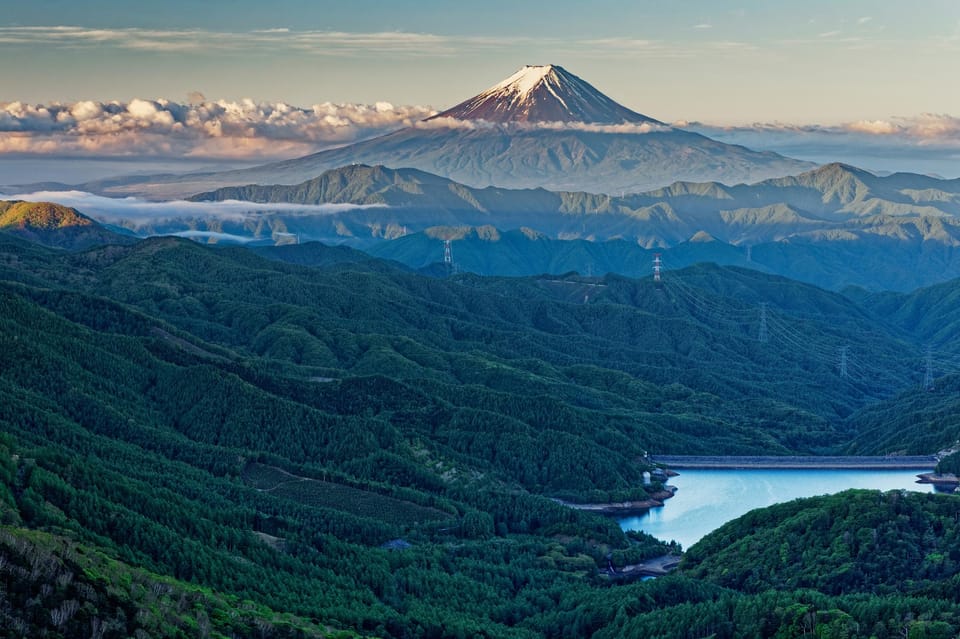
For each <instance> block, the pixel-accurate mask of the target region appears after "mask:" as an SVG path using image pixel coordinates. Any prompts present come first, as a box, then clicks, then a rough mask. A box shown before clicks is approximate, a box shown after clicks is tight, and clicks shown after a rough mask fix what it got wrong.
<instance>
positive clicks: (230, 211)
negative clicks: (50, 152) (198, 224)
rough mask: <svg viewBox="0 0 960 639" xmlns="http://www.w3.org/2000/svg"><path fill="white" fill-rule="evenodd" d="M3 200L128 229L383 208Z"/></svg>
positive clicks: (39, 196) (39, 195) (47, 196)
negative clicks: (64, 210) (71, 211)
mask: <svg viewBox="0 0 960 639" xmlns="http://www.w3.org/2000/svg"><path fill="white" fill-rule="evenodd" d="M2 199H5V200H24V201H27V202H55V203H57V204H62V205H63V206H70V207H73V208H75V209H77V210H78V211H80V212H81V213H83V214H84V215H88V216H90V217H92V218H93V219H95V220H97V221H98V222H104V223H107V224H123V225H124V226H126V227H127V228H134V229H135V228H137V226H138V225H150V224H155V223H158V222H163V221H171V220H191V219H204V220H210V219H216V220H225V221H233V222H244V221H247V220H249V219H252V218H255V217H257V216H258V215H260V214H262V213H265V212H283V213H285V214H286V215H302V216H322V215H336V214H338V213H343V212H346V211H353V210H362V209H376V208H384V205H382V204H369V205H359V204H257V203H254V202H241V201H239V200H226V201H224V202H188V201H185V200H172V201H166V202H154V201H150V200H142V199H140V198H134V197H127V198H110V197H103V196H100V195H94V194H92V193H87V192H86V191H34V192H31V193H14V194H10V195H3V196H2Z"/></svg>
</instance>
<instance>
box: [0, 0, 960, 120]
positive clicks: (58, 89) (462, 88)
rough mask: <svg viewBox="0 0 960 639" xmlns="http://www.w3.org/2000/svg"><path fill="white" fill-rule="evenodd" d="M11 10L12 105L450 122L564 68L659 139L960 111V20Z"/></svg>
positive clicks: (216, 8) (676, 7)
mask: <svg viewBox="0 0 960 639" xmlns="http://www.w3.org/2000/svg"><path fill="white" fill-rule="evenodd" d="M544 5H547V3H539V2H538V3H525V2H520V1H518V0H513V1H509V2H508V1H501V0H485V1H484V2H481V3H470V4H469V5H468V3H456V2H449V1H445V2H437V1H432V0H420V1H417V2H399V1H392V2H389V1H384V0H379V1H378V0H367V1H365V2H362V3H355V2H345V1H343V0H340V1H338V2H325V1H316V0H309V1H308V0H272V1H270V2H253V1H251V0H234V1H230V2H225V1H223V2H196V1H195V0H191V1H187V0H166V1H165V2H162V3H152V4H151V3H131V2H129V1H123V2H120V1H116V0H87V1H83V2H81V1H78V0H33V2H20V1H17V0H0V9H2V10H0V87H2V90H0V102H2V101H8V102H9V101H14V100H23V101H27V102H37V103H39V102H43V103H47V102H52V101H76V100H130V99H131V98H134V97H141V98H159V97H163V98H169V99H173V100H185V96H186V95H187V94H188V93H189V92H201V93H203V94H204V95H206V96H207V98H211V99H221V98H222V99H227V100H237V99H240V98H244V97H249V98H253V99H254V100H264V101H284V102H287V103H290V104H294V105H302V106H306V105H311V104H315V103H319V102H326V101H333V102H365V103H372V102H376V101H389V102H392V103H394V104H420V105H430V106H433V107H436V108H445V107H448V106H451V105H452V104H454V103H456V102H458V101H460V100H462V99H464V98H466V97H469V96H470V95H473V94H475V93H477V92H479V91H480V90H482V89H484V88H486V87H487V86H489V85H491V84H494V83H496V82H498V81H499V80H501V79H502V78H504V77H506V76H508V75H510V74H511V73H513V71H515V70H516V69H517V68H518V67H520V66H522V65H523V64H542V63H556V64H560V65H562V66H564V67H566V68H567V69H568V70H570V71H572V72H573V73H575V74H577V75H579V76H581V77H583V78H584V79H586V80H587V81H589V82H591V83H592V84H594V85H595V86H597V87H598V88H599V89H601V90H602V91H604V92H606V93H608V94H609V95H610V96H611V97H613V98H614V99H616V100H618V101H620V102H622V103H623V104H625V105H627V106H629V107H631V108H633V109H635V110H638V111H641V112H643V113H646V114H647V115H650V116H652V117H655V118H658V119H661V120H665V121H678V120H699V121H705V122H710V123H714V124H734V123H737V124H746V123H752V122H775V121H780V122H797V123H820V124H832V123H839V122H850V121H858V120H874V119H887V118H890V117H892V116H905V117H910V116H914V115H917V114H921V113H940V114H946V113H952V114H957V112H958V111H960V82H957V80H956V78H957V75H958V74H957V66H958V64H957V63H958V61H960V2H957V1H956V0H927V1H922V0H921V1H916V2H912V3H906V2H901V1H897V2H891V1H869V2H868V1H861V0H848V1H844V2H835V1H830V2H828V1H825V0H806V1H804V2H775V1H772V0H770V1H761V0H749V1H742V2H717V1H707V0H692V1H688V2H665V1H664V0H660V1H657V2H646V1H632V2H631V1H616V2H615V1H611V0H607V1H599V2H589V3H588V2H583V1H582V0H580V1H576V2H573V1H567V0H560V1H553V2H550V3H549V4H548V8H543V6H544Z"/></svg>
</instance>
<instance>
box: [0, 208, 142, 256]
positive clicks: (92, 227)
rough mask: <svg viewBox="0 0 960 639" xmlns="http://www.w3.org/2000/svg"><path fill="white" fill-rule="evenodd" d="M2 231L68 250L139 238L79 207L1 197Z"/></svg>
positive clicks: (126, 241) (0, 224) (129, 241)
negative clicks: (108, 226)
mask: <svg viewBox="0 0 960 639" xmlns="http://www.w3.org/2000/svg"><path fill="white" fill-rule="evenodd" d="M0 231H4V232H7V233H10V234H12V235H16V236H18V237H21V238H23V239H25V240H30V241H32V242H38V243H40V244H44V245H46V246H51V247H55V248H64V249H68V250H79V249H84V248H88V247H90V246H97V245H100V244H130V243H131V242H134V241H136V239H135V238H132V237H129V236H125V235H120V234H119V233H114V232H112V231H109V230H107V229H105V228H103V227H102V226H101V225H100V224H98V223H97V222H95V221H94V220H92V219H91V218H89V217H87V216H86V215H83V214H82V213H80V212H79V211H77V210H76V209H73V208H69V207H65V206H60V205H59V204H54V203H51V202H20V201H3V200H0Z"/></svg>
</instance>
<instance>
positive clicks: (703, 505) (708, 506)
mask: <svg viewBox="0 0 960 639" xmlns="http://www.w3.org/2000/svg"><path fill="white" fill-rule="evenodd" d="M918 472H921V471H917V470H684V471H682V473H681V474H680V475H679V476H677V477H674V478H672V479H671V480H670V484H671V485H673V486H676V487H677V494H676V496H674V497H673V499H670V500H668V501H667V502H666V505H664V507H663V508H653V509H651V510H650V511H649V512H647V513H646V514H643V515H640V516H635V517H626V518H624V519H621V520H620V522H619V523H620V527H621V528H622V529H624V530H642V531H644V532H647V533H649V534H651V535H653V536H654V537H657V538H659V539H663V540H664V541H670V540H671V539H673V540H676V541H677V542H679V543H680V544H681V545H682V546H683V547H684V548H689V547H690V546H691V545H693V544H694V543H696V542H697V541H698V540H699V539H700V538H701V537H703V536H704V535H706V534H707V533H709V532H710V531H712V530H716V529H717V528H719V527H720V526H722V525H723V524H724V523H726V522H728V521H730V520H731V519H735V518H737V517H739V516H740V515H743V514H744V513H746V512H748V511H750V510H753V509H754V508H762V507H764V506H771V505H773V504H776V503H779V502H783V501H790V500H791V499H796V498H798V497H812V496H814V495H826V494H830V493H836V492H840V491H842V490H846V489H848V488H872V489H877V490H894V489H906V490H915V491H918V492H932V490H933V487H932V486H931V485H929V484H917V483H916V479H917V473H918Z"/></svg>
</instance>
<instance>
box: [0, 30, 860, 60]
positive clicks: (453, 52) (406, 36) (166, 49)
mask: <svg viewBox="0 0 960 639" xmlns="http://www.w3.org/2000/svg"><path fill="white" fill-rule="evenodd" d="M712 28H713V25H711V24H708V23H701V24H696V25H693V26H692V27H691V29H693V30H695V31H700V32H706V31H709V30H711V29H712ZM840 34H841V32H840V31H828V32H824V33H821V34H820V37H819V38H816V39H813V40H809V41H806V40H802V39H796V40H789V41H782V42H779V43H778V42H770V43H768V44H766V45H760V44H759V43H749V44H748V43H730V42H722V41H721V42H711V41H706V42H703V41H699V40H696V41H694V40H691V41H686V42H685V41H682V40H679V41H678V40H676V39H662V40H660V39H650V38H629V37H608V38H584V39H570V38H556V37H549V36H529V37H514V36H511V37H505V36H492V35H489V36H488V35H475V36H464V35H457V36H453V35H440V34H434V33H417V32H405V31H382V32H348V31H317V30H305V31H298V30H296V29H290V28H286V27H276V28H270V29H258V30H252V31H242V32H240V31H212V30H208V29H181V30H171V29H166V30H164V29H145V28H135V27H131V28H122V29H105V28H87V27H79V26H71V25H55V26H0V48H2V47H4V46H6V47H9V48H16V47H30V46H43V47H57V48H64V49H89V48H95V47H98V48H102V47H113V48H117V49H124V50H131V51H145V52H154V53H171V54H176V53H194V54H196V53H222V54H244V53H249V52H251V51H261V50H262V51H270V52H274V53H276V52H279V51H286V52H295V53H299V54H306V55H322V56H347V55H349V56H362V57H373V56H380V55H385V54H389V55H400V56H409V57H422V56H462V55H465V54H476V53H483V52H494V51H502V50H504V49H505V48H510V49H515V48H517V47H535V48H538V49H541V50H554V51H558V52H564V51H566V52H570V53H575V54H577V55H583V56H589V57H609V56H614V57H616V56H622V55H624V54H630V55H638V56H645V57H651V58H689V57H695V56H697V55H703V54H709V53H712V52H714V53H715V52H717V51H718V50H720V51H723V50H730V49H732V48H734V47H731V46H730V45H731V44H736V45H737V47H735V48H736V49H738V50H759V49H761V48H764V47H774V48H775V47H780V46H784V45H792V46H812V45H816V46H820V47H822V46H824V45H825V42H829V43H831V44H842V43H844V42H849V40H850V39H849V38H837V37H836V36H838V35H840Z"/></svg>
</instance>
